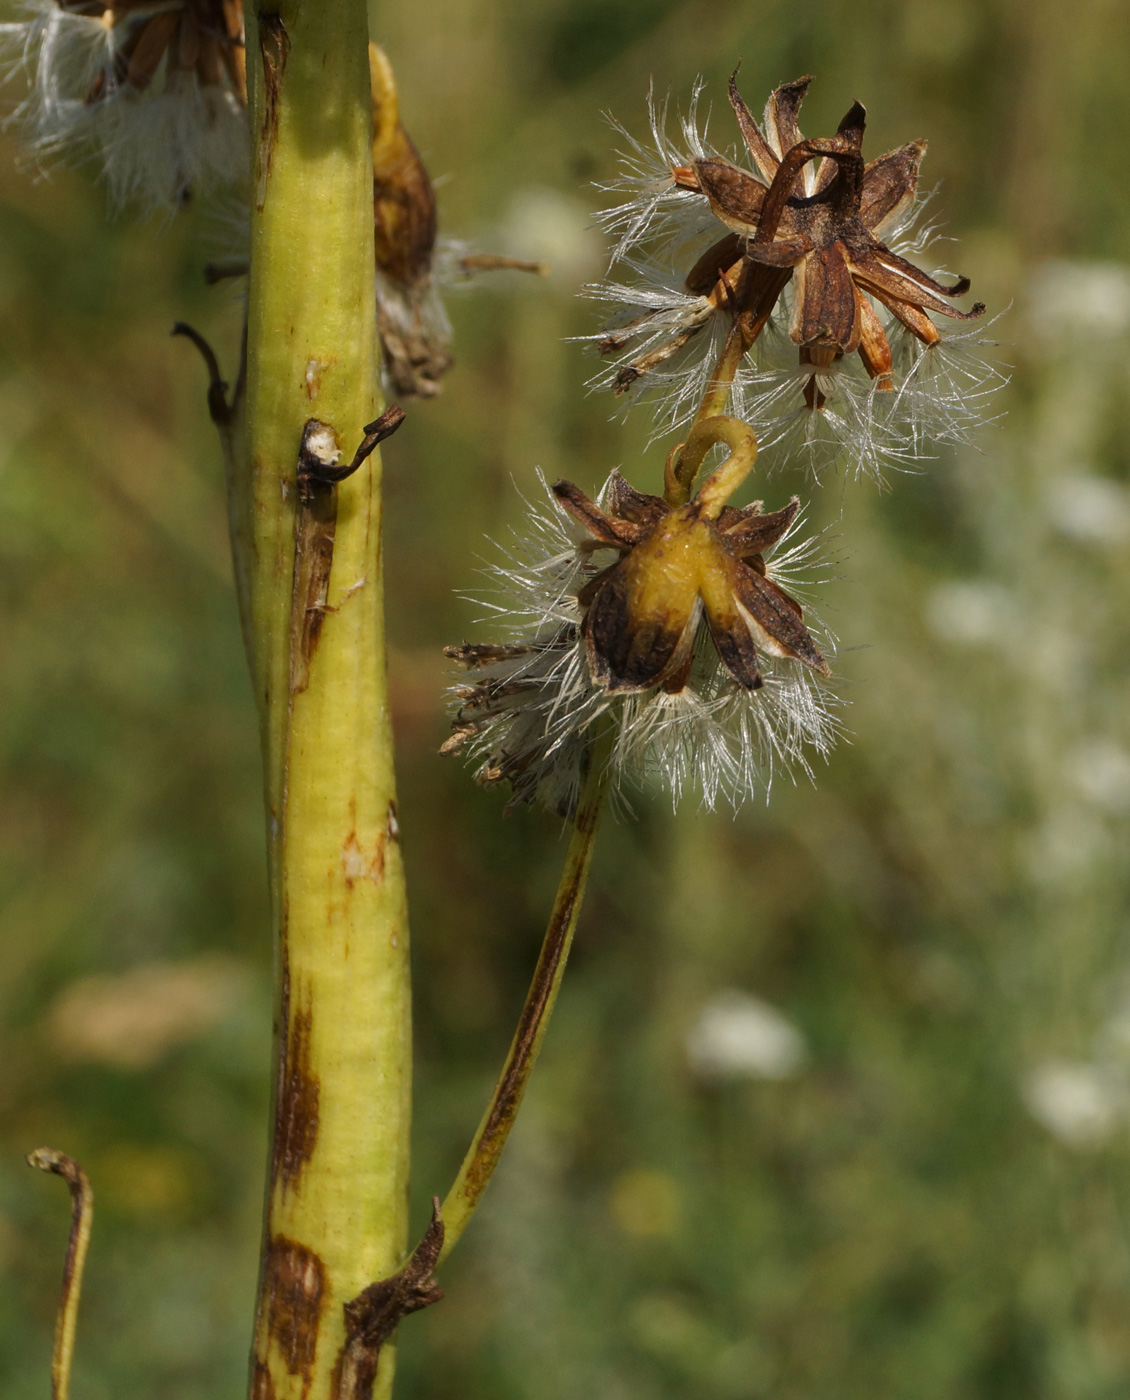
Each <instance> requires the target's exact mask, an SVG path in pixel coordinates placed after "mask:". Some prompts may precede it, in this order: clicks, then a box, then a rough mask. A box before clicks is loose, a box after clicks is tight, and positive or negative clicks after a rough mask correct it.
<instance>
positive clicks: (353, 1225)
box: [245, 0, 410, 1400]
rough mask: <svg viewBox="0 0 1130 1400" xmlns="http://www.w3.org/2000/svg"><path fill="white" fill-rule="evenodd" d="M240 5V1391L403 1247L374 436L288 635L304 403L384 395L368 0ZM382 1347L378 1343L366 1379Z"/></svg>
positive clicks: (391, 829) (370, 405)
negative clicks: (255, 1018) (251, 1134)
mask: <svg viewBox="0 0 1130 1400" xmlns="http://www.w3.org/2000/svg"><path fill="white" fill-rule="evenodd" d="M247 21H248V63H247V66H248V72H249V78H250V86H251V94H252V136H253V143H254V146H255V172H254V174H255V181H254V199H253V208H252V235H251V237H252V245H251V248H252V251H251V284H250V293H249V307H248V379H247V400H246V417H245V422H246V435H247V436H246V452H247V456H246V463H247V470H248V472H249V474H250V476H249V480H250V490H249V492H247V497H248V510H249V513H250V530H249V535H250V540H251V556H252V557H251V559H250V562H249V569H248V574H249V578H250V592H251V616H252V632H253V652H254V662H253V672H254V680H255V686H256V693H257V699H258V703H259V707H260V716H261V721H262V731H263V750H264V764H265V774H266V796H267V807H268V819H269V824H270V832H269V846H270V870H271V896H272V907H273V919H274V924H275V936H276V948H277V955H276V956H277V996H278V1001H277V1007H278V1011H277V1019H276V1047H275V1053H276V1070H277V1073H276V1084H275V1102H274V1111H273V1123H274V1126H273V1152H272V1165H271V1172H270V1178H269V1181H268V1199H267V1209H266V1217H265V1234H264V1251H263V1263H262V1271H261V1279H260V1295H259V1306H258V1313H257V1320H256V1330H255V1342H254V1355H253V1364H252V1379H251V1393H252V1395H253V1396H254V1397H256V1400H266V1398H267V1397H270V1400H327V1398H328V1397H331V1396H336V1394H337V1385H336V1381H335V1375H334V1370H335V1364H336V1362H337V1360H338V1356H339V1353H340V1350H341V1347H342V1343H343V1340H344V1321H343V1315H342V1305H343V1303H345V1302H346V1301H347V1300H348V1299H350V1298H353V1297H354V1296H356V1294H357V1293H358V1292H360V1291H361V1289H363V1288H364V1287H365V1286H367V1285H368V1284H369V1283H371V1282H373V1281H374V1280H375V1279H378V1278H381V1277H384V1276H385V1275H387V1274H389V1273H391V1272H392V1271H393V1269H394V1268H395V1267H396V1265H397V1264H398V1262H399V1261H400V1258H401V1256H402V1254H403V1250H404V1245H405V1237H406V1204H407V1202H406V1197H407V1168H408V1131H409V1109H410V1101H409V1094H410V1008H409V984H408V924H407V911H406V904H405V897H404V879H403V868H402V864H401V856H400V848H399V843H398V829H397V823H396V803H395V786H394V777H393V768H392V735H391V729H390V722H389V712H388V699H387V685H386V677H385V662H384V626H383V600H382V587H381V536H380V527H381V511H380V463H379V457H378V455H377V454H374V455H373V456H372V457H371V458H370V459H369V461H368V462H367V463H366V465H365V466H363V467H362V468H361V469H360V470H359V471H358V472H357V473H356V474H355V475H354V476H353V477H351V478H349V479H348V480H346V481H345V482H343V483H342V484H341V486H340V487H338V488H337V497H338V499H337V519H336V536H335V539H334V544H333V563H332V569H331V572H330V577H329V587H328V597H327V603H328V607H327V608H326V609H325V612H324V622H323V626H322V629H321V633H320V637H319V639H318V641H317V645H316V647H315V648H314V649H313V652H312V655H311V658H310V665H309V673H308V682H307V683H306V684H305V685H303V686H294V685H292V667H291V657H290V647H291V638H292V636H293V635H294V632H293V631H292V627H291V606H292V579H293V576H294V552H295V546H294V538H295V536H294V522H295V509H296V496H295V468H296V463H297V458H298V450H299V443H300V440H301V437H302V431H303V425H304V424H305V422H306V420H307V419H309V418H312V417H313V418H317V419H319V420H321V421H322V422H323V423H326V424H328V425H330V426H331V427H332V428H333V429H334V431H335V432H336V434H337V436H338V440H339V445H340V447H341V448H342V449H343V451H344V454H345V456H346V457H347V458H348V457H349V456H351V455H352V453H353V449H354V448H355V447H356V445H357V443H358V441H359V440H360V437H361V432H362V426H363V425H364V424H365V423H367V422H369V421H370V420H371V419H372V418H373V417H375V415H376V412H377V408H378V404H377V398H376V393H377V372H378V367H377V360H376V354H377V347H376V332H375V301H374V285H373V280H374V272H373V207H372V173H371V156H370V141H371V103H370V96H369V67H368V54H367V40H368V33H367V16H366V5H365V3H364V0H289V2H288V0H276V3H275V4H273V5H272V6H271V9H270V12H269V14H268V13H267V12H266V11H264V12H262V13H261V14H260V17H259V23H258V25H256V22H255V21H256V16H255V13H254V7H252V6H248V13H247ZM300 605H301V604H300ZM302 610H303V612H305V608H304V607H303V609H302ZM392 1369H393V1350H392V1348H391V1347H386V1348H385V1350H384V1352H383V1353H382V1356H381V1365H380V1372H379V1376H378V1380H377V1390H376V1393H377V1394H378V1395H386V1394H387V1393H388V1391H389V1389H390V1387H391V1379H392Z"/></svg>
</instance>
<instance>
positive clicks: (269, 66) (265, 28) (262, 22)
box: [255, 10, 290, 209]
mask: <svg viewBox="0 0 1130 1400" xmlns="http://www.w3.org/2000/svg"><path fill="white" fill-rule="evenodd" d="M258 19H259V53H260V56H261V58H262V60H263V129H262V130H261V131H260V133H259V149H258V151H257V153H256V159H255V164H256V192H255V205H256V208H258V209H262V208H263V205H264V204H265V203H266V201H267V181H268V180H269V179H270V176H271V162H272V160H273V159H274V155H275V142H276V141H277V140H278V135H279V92H280V89H281V87H282V77H283V73H284V71H285V69H286V60H287V56H288V55H289V53H290V36H289V35H288V34H287V32H286V26H285V25H284V24H283V22H282V16H281V15H279V14H277V13H275V12H273V11H270V10H260V12H259V16H258Z"/></svg>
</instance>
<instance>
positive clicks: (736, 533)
mask: <svg viewBox="0 0 1130 1400" xmlns="http://www.w3.org/2000/svg"><path fill="white" fill-rule="evenodd" d="M798 510H800V498H799V497H798V496H794V497H793V498H792V500H791V501H790V502H789V503H788V505H787V506H784V507H783V508H782V509H781V510H775V511H771V512H770V513H769V514H768V515H762V514H761V513H760V511H758V512H755V513H751V514H749V515H744V513H743V515H744V518H743V519H741V520H739V521H738V523H737V524H735V525H731V526H730V527H729V528H728V529H723V532H722V543H723V544H724V545H725V547H726V549H727V550H728V551H729V552H730V553H731V554H732V555H734V556H735V557H736V558H738V559H742V558H744V557H745V556H746V555H747V554H763V553H764V552H765V551H766V550H767V549H772V547H773V546H774V545H775V544H776V543H777V542H778V541H779V540H780V539H781V538H782V536H783V535H784V534H785V533H786V532H787V530H788V528H789V526H790V525H791V524H792V523H793V521H794V520H795V519H796V514H797V511H798Z"/></svg>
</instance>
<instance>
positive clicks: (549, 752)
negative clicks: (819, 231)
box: [444, 418, 839, 815]
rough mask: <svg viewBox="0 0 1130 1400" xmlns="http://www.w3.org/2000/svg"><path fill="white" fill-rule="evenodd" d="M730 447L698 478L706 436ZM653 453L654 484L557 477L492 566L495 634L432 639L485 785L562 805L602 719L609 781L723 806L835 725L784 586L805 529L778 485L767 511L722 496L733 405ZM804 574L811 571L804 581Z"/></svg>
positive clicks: (728, 480) (731, 476) (572, 794)
mask: <svg viewBox="0 0 1130 1400" xmlns="http://www.w3.org/2000/svg"><path fill="white" fill-rule="evenodd" d="M718 442H727V443H730V444H731V446H733V445H734V444H736V448H735V450H732V451H731V454H730V456H729V458H727V461H726V462H725V463H723V465H722V466H721V467H718V468H716V469H715V470H714V471H713V472H711V473H710V474H709V475H708V476H707V478H706V480H705V481H704V482H703V484H702V485H701V486H700V487H699V489H698V491H697V493H696V494H695V495H694V496H693V498H692V497H690V495H689V486H690V482H691V480H692V479H693V477H694V475H695V474H696V472H697V470H698V467H699V466H700V465H701V462H702V460H703V457H704V455H705V453H706V451H707V450H708V449H709V448H710V447H711V446H713V445H714V444H715V443H718ZM680 447H681V452H682V455H681V458H680V456H679V452H680V449H676V452H675V453H673V454H672V457H671V459H669V464H668V472H667V485H666V490H665V493H664V495H663V496H662V497H660V496H652V495H645V494H643V493H641V492H639V491H636V490H635V488H633V487H632V486H630V485H629V483H628V482H627V481H626V480H625V479H624V478H623V477H622V476H621V475H620V474H619V473H618V472H613V473H612V475H611V476H610V477H609V478H608V480H607V482H606V483H605V486H604V489H603V491H602V492H601V495H600V497H599V501H598V502H593V501H591V500H590V499H589V498H588V497H587V496H585V495H584V494H583V493H582V492H581V491H579V490H578V488H577V487H575V486H573V485H572V484H571V483H569V482H564V481H559V482H557V483H555V484H554V486H553V487H552V488H551V489H550V490H549V495H550V498H551V500H552V502H553V507H554V508H553V509H552V510H550V511H546V510H545V509H544V508H543V509H541V510H538V509H533V508H532V509H531V511H530V517H529V534H528V535H526V536H524V537H521V538H519V539H518V540H516V541H515V543H514V545H513V546H512V547H511V549H510V551H509V554H508V557H507V559H506V561H505V562H504V563H502V564H500V565H497V566H495V567H494V568H493V569H492V571H491V572H492V574H493V577H494V579H495V582H496V585H497V590H496V596H495V597H494V598H492V599H490V600H489V601H488V602H487V606H488V607H489V608H490V609H491V610H492V612H494V613H495V614H496V616H497V617H498V619H499V620H500V621H503V620H505V621H504V625H503V639H502V640H501V641H500V642H497V643H494V642H492V643H487V644H481V643H475V644H464V645H462V646H458V647H450V648H448V652H447V654H448V655H449V656H450V657H452V658H453V659H454V660H456V661H458V662H459V663H460V664H462V665H463V666H464V667H465V668H466V669H467V670H468V671H469V672H470V676H469V678H468V683H466V684H464V685H461V686H458V687H456V689H455V692H454V697H455V700H456V703H457V706H458V709H457V713H456V715H455V719H454V722H453V728H454V733H453V735H452V737H451V738H450V739H449V740H448V741H447V743H446V744H445V745H444V752H447V753H464V752H465V753H469V754H470V755H471V756H472V757H473V758H474V759H475V760H476V761H477V763H478V765H479V766H478V772H477V778H478V781H479V782H480V783H481V784H483V785H484V786H494V785H496V784H499V783H503V782H506V783H508V784H509V785H510V787H511V789H512V792H513V797H512V802H513V803H523V802H532V801H535V800H536V801H539V802H541V803H542V804H543V805H544V806H546V807H548V808H549V809H550V810H551V811H555V812H558V813H561V814H563V815H567V814H569V813H570V812H571V811H572V810H573V808H574V806H575V803H576V796H577V791H578V786H579V781H580V773H581V769H582V766H583V763H584V760H585V757H586V755H587V753H588V752H589V750H590V748H591V746H592V744H593V742H594V740H595V738H596V736H597V735H599V734H600V733H602V732H603V731H605V730H609V731H610V732H611V743H610V753H609V758H608V764H609V768H610V770H611V773H612V777H613V783H614V785H617V786H618V785H620V784H623V783H628V784H630V785H635V786H639V785H644V784H658V785H659V786H661V787H663V788H665V789H667V790H668V791H669V792H670V793H671V795H672V797H673V798H675V799H676V800H677V799H678V798H679V797H680V796H681V795H682V794H683V793H684V791H685V790H687V789H691V790H695V791H697V792H698V793H699V794H700V795H701V798H702V801H703V802H704V804H705V805H706V806H710V807H712V806H714V805H715V804H716V803H717V802H718V801H719V800H720V799H725V800H726V801H728V802H730V803H731V804H732V805H734V806H737V805H738V804H740V803H741V802H742V801H744V800H745V799H746V798H747V797H748V796H750V795H751V794H752V793H753V792H755V791H756V790H758V789H759V788H766V789H767V788H768V785H769V781H770V778H771V774H772V771H773V768H774V766H775V765H776V764H778V763H780V764H783V765H784V766H785V767H791V766H793V765H795V766H798V767H800V768H801V769H802V770H803V771H806V772H808V771H810V770H809V762H808V754H809V752H810V751H812V752H815V753H818V754H825V753H827V751H828V750H829V748H830V747H831V745H832V743H833V742H834V739H835V737H836V735H837V733H838V729H839V726H838V723H837V721H836V720H835V718H834V716H833V714H832V712H831V709H830V707H829V703H828V700H827V698H826V696H825V694H824V693H823V691H822V690H821V689H820V688H819V687H818V685H817V684H816V682H815V681H814V679H813V677H814V675H826V674H827V673H828V667H827V663H826V661H825V659H824V655H823V653H822V651H821V649H820V647H818V645H817V643H816V641H815V640H814V638H813V636H812V634H811V632H810V631H809V629H808V627H807V626H806V624H805V622H804V620H803V614H802V610H801V607H800V605H799V604H798V603H797V602H796V601H795V599H794V598H793V597H792V596H791V594H790V593H789V592H786V591H785V590H786V588H787V589H794V588H795V587H796V586H797V585H798V583H800V582H801V580H800V578H798V574H804V573H806V572H809V573H810V571H811V569H812V567H813V565H814V563H815V560H814V554H815V549H814V545H813V542H812V541H804V542H799V543H791V541H792V540H793V537H794V535H795V533H796V530H797V527H798V525H799V520H800V502H799V501H798V500H797V499H796V498H795V497H794V498H793V500H791V501H790V502H789V503H788V504H787V505H786V506H784V507H783V508H782V509H780V510H777V511H774V512H771V513H769V514H766V513H764V512H763V510H762V504H761V502H760V501H758V502H754V504H753V505H751V506H747V507H746V508H744V509H743V510H735V509H734V508H732V507H730V506H729V505H727V504H726V501H727V499H728V497H729V495H730V494H731V493H732V492H733V491H734V490H735V489H736V488H737V486H738V485H739V484H740V481H741V479H742V478H743V477H744V475H745V474H746V472H747V471H748V470H749V467H750V466H752V460H753V456H752V454H753V453H754V452H755V451H756V445H755V443H754V439H753V434H752V433H751V432H750V430H749V429H748V428H747V427H746V426H745V425H744V424H740V423H738V422H737V420H735V419H729V418H713V419H711V420H708V421H707V422H704V423H703V424H701V425H700V426H699V427H698V428H697V429H695V431H694V432H693V433H692V435H691V438H690V439H689V440H688V442H687V444H686V445H685V446H683V445H680ZM809 581H811V579H809Z"/></svg>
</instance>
